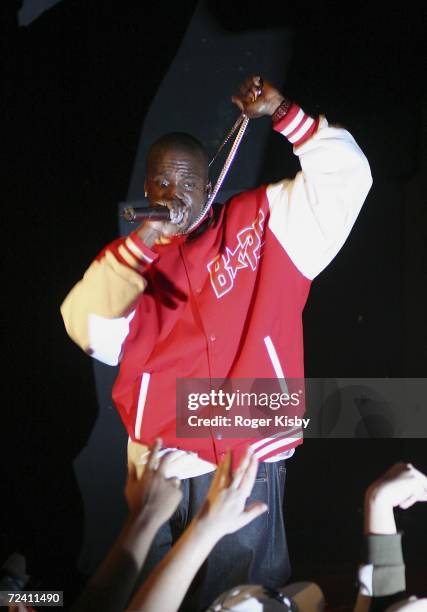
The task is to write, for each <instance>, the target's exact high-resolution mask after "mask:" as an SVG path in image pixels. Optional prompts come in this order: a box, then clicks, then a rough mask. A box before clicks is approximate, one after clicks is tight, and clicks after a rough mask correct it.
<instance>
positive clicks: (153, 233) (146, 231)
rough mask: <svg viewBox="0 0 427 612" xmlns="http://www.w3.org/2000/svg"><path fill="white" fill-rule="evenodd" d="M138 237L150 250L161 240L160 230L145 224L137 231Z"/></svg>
mask: <svg viewBox="0 0 427 612" xmlns="http://www.w3.org/2000/svg"><path fill="white" fill-rule="evenodd" d="M136 233H137V234H138V237H139V238H140V239H141V240H142V242H143V243H144V244H145V246H147V247H148V248H149V249H151V247H152V246H153V245H154V244H155V243H156V242H157V241H158V240H159V238H160V236H161V232H160V231H159V230H158V229H155V228H153V227H151V226H150V225H149V224H148V223H144V224H143V225H141V227H139V228H138V229H137V231H136Z"/></svg>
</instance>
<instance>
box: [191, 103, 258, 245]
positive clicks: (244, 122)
mask: <svg viewBox="0 0 427 612" xmlns="http://www.w3.org/2000/svg"><path fill="white" fill-rule="evenodd" d="M248 123H249V117H247V116H246V115H245V114H244V113H242V114H241V115H240V116H239V117H238V119H237V121H236V122H235V124H234V125H233V127H232V128H231V130H230V131H229V132H228V134H227V136H226V137H225V139H224V141H223V142H222V144H221V146H220V147H219V149H218V151H217V152H216V153H215V155H214V156H213V158H212V159H211V161H210V162H209V168H210V167H211V165H212V164H213V162H214V161H215V160H216V159H217V157H218V155H219V154H220V153H221V151H222V149H223V148H224V147H225V145H226V144H227V142H228V141H229V140H230V138H231V137H232V136H233V134H234V133H235V132H236V131H237V130H239V131H238V132H237V134H236V138H235V139H234V142H233V144H232V146H231V149H230V152H229V154H228V156H227V159H226V160H225V163H224V166H223V168H222V170H221V172H220V173H219V176H218V179H217V181H216V183H215V187H214V188H213V190H212V193H211V194H210V196H209V198H208V200H207V202H206V204H205V206H204V207H203V209H202V210H201V211H200V213H199V214H198V215H197V217H196V219H195V220H194V221H193V223H192V224H191V225H190V227H189V228H188V229H187V230H186V231H185V232H182V233H185V234H188V233H189V232H192V231H193V230H194V229H196V227H197V226H198V225H199V224H200V223H201V222H202V220H203V219H204V217H205V215H206V213H207V212H208V211H209V209H210V208H211V206H212V204H213V202H214V200H215V198H216V196H217V193H218V191H219V190H220V189H221V185H222V184H223V182H224V179H225V177H226V176H227V174H228V171H229V170H230V167H231V164H232V163H233V160H234V158H235V156H236V153H237V150H238V148H239V145H240V143H241V141H242V138H243V136H244V134H245V132H246V128H247V127H248Z"/></svg>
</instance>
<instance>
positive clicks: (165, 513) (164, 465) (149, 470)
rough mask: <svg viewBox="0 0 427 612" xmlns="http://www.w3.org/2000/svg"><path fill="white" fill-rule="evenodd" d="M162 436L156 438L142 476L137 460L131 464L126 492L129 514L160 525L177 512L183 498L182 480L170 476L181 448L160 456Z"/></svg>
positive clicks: (131, 516) (134, 517)
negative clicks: (169, 470) (168, 476)
mask: <svg viewBox="0 0 427 612" xmlns="http://www.w3.org/2000/svg"><path fill="white" fill-rule="evenodd" d="M160 447H161V440H160V439H157V440H156V442H155V443H154V445H153V446H152V448H151V450H150V455H149V457H148V461H147V464H146V466H145V469H144V472H143V474H142V476H141V477H140V478H138V476H137V469H136V465H135V464H134V463H130V464H129V474H128V480H127V483H126V487H125V496H126V500H127V503H128V506H129V512H130V518H131V519H134V520H137V519H138V520H142V521H144V520H149V521H150V522H151V523H152V522H153V521H154V522H156V525H157V527H160V526H161V525H162V524H163V523H165V522H166V521H167V520H168V519H169V518H170V517H171V516H172V514H173V513H174V511H175V510H176V508H177V507H178V504H179V502H180V501H181V499H182V491H181V482H180V480H179V479H178V478H167V477H166V473H167V470H168V466H169V464H170V463H171V462H173V461H174V460H175V459H176V455H177V453H178V454H179V452H180V451H172V452H170V453H167V454H165V455H163V457H161V459H159V457H158V454H159V450H160Z"/></svg>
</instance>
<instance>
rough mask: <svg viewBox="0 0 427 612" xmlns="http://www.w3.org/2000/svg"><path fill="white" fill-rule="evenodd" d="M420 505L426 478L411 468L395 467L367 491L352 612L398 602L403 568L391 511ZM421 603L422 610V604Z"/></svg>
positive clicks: (426, 498) (403, 584) (426, 493)
mask: <svg viewBox="0 0 427 612" xmlns="http://www.w3.org/2000/svg"><path fill="white" fill-rule="evenodd" d="M420 501H427V477H426V476H425V475H424V474H422V473H421V472H420V471H419V470H417V469H416V468H414V467H413V466H412V465H411V464H405V463H397V464H396V465H394V466H393V467H392V468H390V469H389V470H388V471H387V472H386V473H385V474H384V475H383V476H382V477H381V478H379V479H378V480H376V481H375V482H373V483H372V484H371V485H370V486H369V487H368V489H367V491H366V493H365V512H364V519H365V547H364V548H365V551H364V559H363V561H364V564H363V565H361V566H360V568H359V594H358V598H357V602H356V606H355V608H354V612H367V611H368V610H373V609H375V610H376V611H379V610H382V609H385V607H387V606H388V605H390V604H391V603H392V600H395V599H397V600H401V599H402V597H403V594H404V591H405V588H406V582H405V565H404V560H403V555H402V544H401V537H402V534H401V533H398V532H397V530H396V523H395V519H394V508H396V507H400V508H402V509H406V508H409V507H410V506H412V505H413V504H415V503H416V502H420ZM420 601H421V600H420ZM422 603H423V605H424V606H426V600H422ZM401 605H402V606H403V605H404V602H401ZM405 605H407V603H405ZM396 609H400V608H396ZM401 609H402V610H403V609H404V608H403V607H402V608H401ZM405 609H406V608H405ZM420 609H423V608H420Z"/></svg>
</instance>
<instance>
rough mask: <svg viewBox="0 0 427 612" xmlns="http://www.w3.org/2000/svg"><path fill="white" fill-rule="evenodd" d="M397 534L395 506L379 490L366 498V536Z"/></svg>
mask: <svg viewBox="0 0 427 612" xmlns="http://www.w3.org/2000/svg"><path fill="white" fill-rule="evenodd" d="M393 533H396V522H395V520H394V512H393V504H391V503H390V501H389V500H388V499H387V497H386V495H384V492H383V491H382V490H381V488H379V489H375V490H373V491H371V492H370V493H369V494H368V495H367V496H366V498H365V534H366V535H368V534H378V535H388V534H393Z"/></svg>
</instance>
